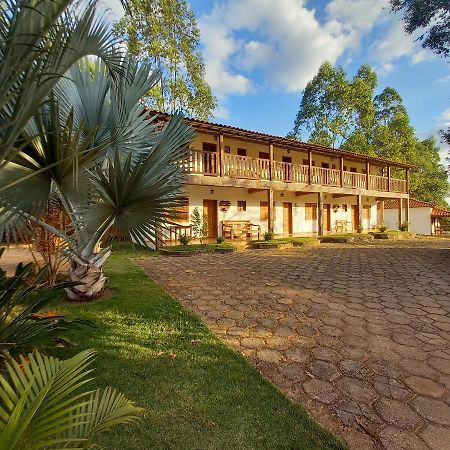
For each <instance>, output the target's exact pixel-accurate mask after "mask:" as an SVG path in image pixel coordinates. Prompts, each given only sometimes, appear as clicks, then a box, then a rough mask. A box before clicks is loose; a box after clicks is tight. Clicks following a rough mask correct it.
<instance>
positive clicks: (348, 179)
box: [342, 171, 366, 189]
mask: <svg viewBox="0 0 450 450" xmlns="http://www.w3.org/2000/svg"><path fill="white" fill-rule="evenodd" d="M342 184H343V186H344V187H349V188H355V189H365V188H366V174H364V173H357V172H346V171H344V174H343V183H342Z"/></svg>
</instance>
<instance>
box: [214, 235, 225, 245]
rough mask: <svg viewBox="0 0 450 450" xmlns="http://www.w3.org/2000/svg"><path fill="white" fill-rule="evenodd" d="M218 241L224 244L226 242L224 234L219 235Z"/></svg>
mask: <svg viewBox="0 0 450 450" xmlns="http://www.w3.org/2000/svg"><path fill="white" fill-rule="evenodd" d="M216 242H217V243H218V244H223V243H224V242H225V238H224V237H223V236H217V239H216Z"/></svg>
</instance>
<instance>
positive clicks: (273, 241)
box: [252, 237, 317, 245]
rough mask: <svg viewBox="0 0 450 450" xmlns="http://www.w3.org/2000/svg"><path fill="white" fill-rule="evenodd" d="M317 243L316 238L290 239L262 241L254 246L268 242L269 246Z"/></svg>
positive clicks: (255, 242) (254, 242)
mask: <svg viewBox="0 0 450 450" xmlns="http://www.w3.org/2000/svg"><path fill="white" fill-rule="evenodd" d="M313 241H317V238H316V237H289V238H281V239H271V240H270V241H266V240H264V239H263V240H260V241H252V243H253V244H263V243H264V242H267V243H269V244H288V243H289V242H292V243H293V244H300V245H301V244H304V243H307V242H313Z"/></svg>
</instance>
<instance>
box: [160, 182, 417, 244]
mask: <svg viewBox="0 0 450 450" xmlns="http://www.w3.org/2000/svg"><path fill="white" fill-rule="evenodd" d="M399 204H400V209H399V211H398V216H399V221H400V223H403V222H407V221H408V217H409V208H408V202H407V201H404V202H400V203H399ZM383 205H384V200H383V198H380V197H378V196H367V195H362V194H361V193H359V192H358V191H355V193H354V194H353V195H350V194H348V195H347V194H341V193H333V192H306V191H302V192H294V191H278V190H273V189H247V188H242V187H225V186H199V185H188V186H187V187H186V201H185V205H184V206H183V207H182V208H180V211H179V214H178V215H177V217H176V220H175V221H176V224H177V225H174V226H172V228H171V229H170V231H169V232H167V233H166V235H165V239H166V241H177V239H178V237H179V236H180V234H185V233H186V234H189V235H191V234H192V229H191V217H192V214H193V213H194V211H195V210H196V209H197V210H198V212H199V214H200V216H202V217H203V218H204V220H205V222H206V223H207V238H209V239H215V238H216V237H219V236H224V237H226V238H227V239H228V238H233V239H234V238H240V239H244V240H246V239H247V240H250V239H256V238H260V239H262V238H263V236H264V233H265V232H267V231H272V232H273V233H274V235H275V237H288V236H322V235H326V234H333V233H351V232H356V231H362V232H368V231H370V230H372V229H376V228H377V227H379V226H381V225H382V224H383V223H384V207H383ZM234 230H237V232H234Z"/></svg>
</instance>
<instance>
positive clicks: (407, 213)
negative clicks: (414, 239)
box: [405, 197, 409, 230]
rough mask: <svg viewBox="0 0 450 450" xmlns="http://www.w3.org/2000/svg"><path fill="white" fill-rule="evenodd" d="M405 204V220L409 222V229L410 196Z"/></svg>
mask: <svg viewBox="0 0 450 450" xmlns="http://www.w3.org/2000/svg"><path fill="white" fill-rule="evenodd" d="M405 205H406V208H405V222H406V223H407V224H408V230H409V197H408V198H407V199H406V202H405Z"/></svg>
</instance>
